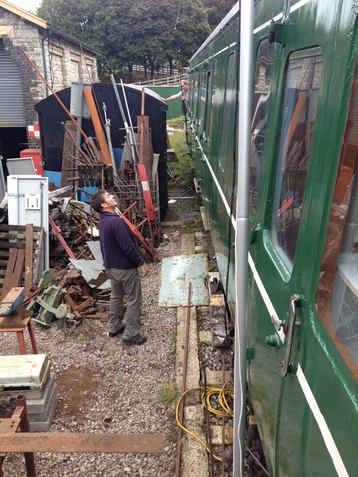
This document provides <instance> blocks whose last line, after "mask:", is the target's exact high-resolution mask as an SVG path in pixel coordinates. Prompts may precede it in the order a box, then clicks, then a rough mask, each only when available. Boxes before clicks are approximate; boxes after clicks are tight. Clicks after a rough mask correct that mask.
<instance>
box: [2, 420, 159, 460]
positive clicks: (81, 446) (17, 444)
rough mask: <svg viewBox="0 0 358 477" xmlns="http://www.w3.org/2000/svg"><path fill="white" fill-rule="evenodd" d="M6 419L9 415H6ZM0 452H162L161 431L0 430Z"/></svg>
mask: <svg viewBox="0 0 358 477" xmlns="http://www.w3.org/2000/svg"><path fill="white" fill-rule="evenodd" d="M9 420H10V419H9ZM0 452H91V453H92V452H105V453H117V452H130V453H143V454H147V453H150V454H152V453H153V454H158V453H162V452H164V435H163V434H104V433H95V434H93V433H72V432H65V433H60V432H46V433H32V432H18V433H16V434H14V433H9V432H5V433H0Z"/></svg>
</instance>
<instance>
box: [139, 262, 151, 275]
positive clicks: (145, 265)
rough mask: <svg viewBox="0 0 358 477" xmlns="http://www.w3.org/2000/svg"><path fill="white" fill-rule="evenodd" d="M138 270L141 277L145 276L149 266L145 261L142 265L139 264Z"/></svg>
mask: <svg viewBox="0 0 358 477" xmlns="http://www.w3.org/2000/svg"><path fill="white" fill-rule="evenodd" d="M140 270H141V272H142V277H146V276H147V275H148V273H149V268H148V265H147V264H146V263H143V265H141V266H140Z"/></svg>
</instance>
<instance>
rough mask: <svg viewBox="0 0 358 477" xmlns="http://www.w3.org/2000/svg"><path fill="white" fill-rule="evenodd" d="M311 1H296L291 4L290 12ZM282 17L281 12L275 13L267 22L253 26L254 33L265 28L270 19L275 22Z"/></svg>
mask: <svg viewBox="0 0 358 477" xmlns="http://www.w3.org/2000/svg"><path fill="white" fill-rule="evenodd" d="M311 1H312V0H301V1H300V2H298V3H296V5H293V7H291V9H290V13H292V12H294V11H296V10H298V9H299V8H301V7H303V6H304V5H306V4H307V3H311ZM282 18H283V12H281V13H279V14H278V15H276V16H275V17H273V18H272V20H269V21H268V22H265V23H263V24H262V25H260V26H258V27H257V28H255V29H254V34H255V33H258V32H260V31H262V30H264V29H265V28H267V27H268V26H269V25H270V23H271V22H272V21H274V22H277V21H279V20H281V19H282Z"/></svg>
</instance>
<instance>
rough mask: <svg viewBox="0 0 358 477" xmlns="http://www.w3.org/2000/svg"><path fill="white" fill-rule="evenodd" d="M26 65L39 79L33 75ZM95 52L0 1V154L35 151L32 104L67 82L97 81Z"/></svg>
mask: <svg viewBox="0 0 358 477" xmlns="http://www.w3.org/2000/svg"><path fill="white" fill-rule="evenodd" d="M24 53H26V55H27V56H28V58H29V59H30V60H31V62H32V63H33V64H34V65H35V66H36V68H37V69H38V70H39V72H40V73H41V75H42V76H43V78H44V79H45V80H46V81H47V83H48V85H49V86H47V85H46V82H45V81H43V79H42V78H41V76H40V75H39V74H38V73H37V72H36V70H35V68H34V67H33V66H32V64H31V62H30V61H29V59H28V58H27V57H26V56H25V54H24ZM98 55H99V52H97V51H95V50H93V49H91V48H89V47H87V46H85V45H83V44H81V43H80V42H79V41H77V40H75V39H74V38H71V37H70V36H68V35H66V34H65V33H62V32H60V31H59V30H57V29H56V28H55V27H53V26H51V25H49V24H48V23H47V22H46V21H44V20H42V19H41V18H39V17H37V16H36V15H33V14H32V13H29V12H27V11H25V10H23V9H22V8H19V7H16V6H14V5H12V4H11V3H10V2H8V1H6V0H0V156H2V157H3V159H4V160H6V159H7V158H11V157H20V151H21V150H24V149H28V148H30V149H33V148H40V140H39V133H38V131H37V130H38V125H37V121H38V120H37V113H36V112H35V109H34V105H35V104H36V103H38V102H39V101H41V100H43V99H44V98H46V96H49V95H50V94H52V93H51V89H53V90H54V91H55V92H57V91H60V90H62V89H64V88H67V87H69V86H71V83H72V82H73V81H74V82H78V81H85V82H91V83H94V82H96V81H98V77H97V61H96V58H97V56H98Z"/></svg>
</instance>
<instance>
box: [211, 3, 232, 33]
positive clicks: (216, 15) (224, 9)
mask: <svg viewBox="0 0 358 477" xmlns="http://www.w3.org/2000/svg"><path fill="white" fill-rule="evenodd" d="M236 3H237V2H236V1H235V0H220V1H217V0H203V4H204V7H205V8H206V12H207V15H208V21H209V25H210V29H211V30H214V29H215V28H216V27H217V26H218V24H219V23H220V22H221V20H222V19H223V18H224V17H225V16H226V15H227V14H228V13H229V11H230V10H231V9H232V7H233V6H234V5H235V4H236Z"/></svg>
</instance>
